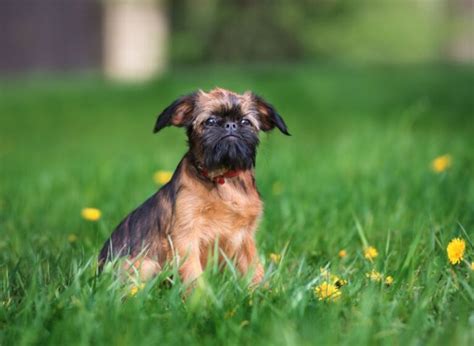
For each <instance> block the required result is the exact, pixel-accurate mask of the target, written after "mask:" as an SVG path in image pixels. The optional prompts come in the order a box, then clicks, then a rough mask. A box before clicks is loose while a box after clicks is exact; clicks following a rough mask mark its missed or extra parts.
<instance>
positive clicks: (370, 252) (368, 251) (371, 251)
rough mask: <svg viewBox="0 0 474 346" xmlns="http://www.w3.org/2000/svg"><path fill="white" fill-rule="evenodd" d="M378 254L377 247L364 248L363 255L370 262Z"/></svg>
mask: <svg viewBox="0 0 474 346" xmlns="http://www.w3.org/2000/svg"><path fill="white" fill-rule="evenodd" d="M378 255H379V253H378V251H377V249H376V248H374V247H373V246H367V247H366V248H365V249H364V257H365V258H367V259H368V260H369V261H371V262H372V260H373V259H374V258H375V257H377V256H378Z"/></svg>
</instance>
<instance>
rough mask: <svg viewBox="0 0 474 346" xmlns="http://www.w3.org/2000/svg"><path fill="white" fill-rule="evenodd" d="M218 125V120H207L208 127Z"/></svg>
mask: <svg viewBox="0 0 474 346" xmlns="http://www.w3.org/2000/svg"><path fill="white" fill-rule="evenodd" d="M216 124H217V119H216V118H209V119H207V120H206V125H207V126H214V125H216Z"/></svg>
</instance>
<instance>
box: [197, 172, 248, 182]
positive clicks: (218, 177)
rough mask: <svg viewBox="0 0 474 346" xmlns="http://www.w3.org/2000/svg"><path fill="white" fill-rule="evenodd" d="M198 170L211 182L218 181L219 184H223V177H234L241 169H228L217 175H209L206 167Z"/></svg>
mask: <svg viewBox="0 0 474 346" xmlns="http://www.w3.org/2000/svg"><path fill="white" fill-rule="evenodd" d="M199 172H200V173H201V174H202V175H203V176H205V177H206V178H209V179H211V180H212V181H213V182H215V183H218V184H220V185H224V184H225V178H234V177H236V176H238V175H239V174H240V172H241V171H238V170H232V169H231V170H228V171H225V172H224V173H222V174H219V175H212V176H211V175H210V174H209V172H208V171H207V170H206V169H199Z"/></svg>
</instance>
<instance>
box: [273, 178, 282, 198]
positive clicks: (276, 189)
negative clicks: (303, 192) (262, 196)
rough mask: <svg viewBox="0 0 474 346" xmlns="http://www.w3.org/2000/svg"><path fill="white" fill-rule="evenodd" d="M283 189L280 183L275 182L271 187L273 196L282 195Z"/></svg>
mask: <svg viewBox="0 0 474 346" xmlns="http://www.w3.org/2000/svg"><path fill="white" fill-rule="evenodd" d="M283 190H284V187H283V184H282V183H281V182H280V181H275V182H274V183H273V185H272V193H273V194H274V195H275V196H278V195H281V194H282V193H283Z"/></svg>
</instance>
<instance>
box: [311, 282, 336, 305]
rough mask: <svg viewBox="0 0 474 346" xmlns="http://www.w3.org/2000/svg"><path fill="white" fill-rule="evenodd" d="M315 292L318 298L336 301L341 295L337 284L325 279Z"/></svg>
mask: <svg viewBox="0 0 474 346" xmlns="http://www.w3.org/2000/svg"><path fill="white" fill-rule="evenodd" d="M314 294H315V295H316V296H317V297H318V300H331V301H335V300H337V299H339V297H340V296H341V291H339V289H338V288H337V287H336V286H335V285H333V284H330V283H328V282H327V281H324V282H323V283H322V284H321V285H319V286H317V287H315V288H314Z"/></svg>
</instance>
